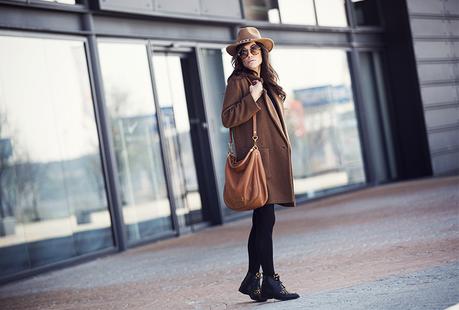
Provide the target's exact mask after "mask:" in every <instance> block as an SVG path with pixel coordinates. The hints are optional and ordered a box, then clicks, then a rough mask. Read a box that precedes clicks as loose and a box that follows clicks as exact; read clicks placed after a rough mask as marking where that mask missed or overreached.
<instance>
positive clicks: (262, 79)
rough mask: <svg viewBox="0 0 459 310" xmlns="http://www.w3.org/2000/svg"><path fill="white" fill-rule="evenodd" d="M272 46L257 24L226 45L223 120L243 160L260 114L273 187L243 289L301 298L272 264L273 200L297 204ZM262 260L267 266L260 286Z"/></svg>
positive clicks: (261, 297) (255, 224)
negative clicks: (228, 61)
mask: <svg viewBox="0 0 459 310" xmlns="http://www.w3.org/2000/svg"><path fill="white" fill-rule="evenodd" d="M273 47H274V42H273V41H272V40H271V39H269V38H262V37H261V35H260V33H259V31H258V29H256V28H254V27H244V28H240V29H239V33H238V38H237V40H236V43H234V44H230V45H228V46H227V47H226V51H227V52H228V53H229V54H230V55H231V56H233V58H232V64H233V67H234V71H233V73H232V74H231V75H230V77H229V78H228V81H227V82H228V83H227V87H226V90H225V96H224V100H223V107H222V123H223V125H224V126H225V127H226V128H230V127H231V128H233V135H234V139H233V141H234V145H235V148H236V157H237V160H240V159H242V158H244V156H245V155H246V154H247V152H248V151H249V149H250V148H251V147H252V145H253V142H252V122H251V120H252V117H253V116H254V114H255V113H256V120H257V132H258V141H257V145H258V149H259V150H260V153H261V158H262V161H263V166H264V168H265V172H266V178H267V185H268V192H269V195H268V201H267V202H266V205H264V206H262V207H260V208H257V209H255V210H253V215H252V229H251V231H250V235H249V240H248V252H249V270H248V272H247V275H246V276H245V278H244V280H243V281H242V283H241V285H240V288H239V291H240V292H241V293H243V294H247V295H249V296H250V298H251V299H253V300H255V301H266V300H267V299H269V298H275V299H278V300H288V299H295V298H298V297H299V295H298V294H296V293H289V292H288V291H287V290H286V288H285V286H284V285H283V284H282V282H281V281H280V278H279V274H277V273H275V271H274V264H273V244H272V232H273V227H274V223H275V214H274V204H279V205H281V206H285V207H295V206H296V202H295V196H294V192H293V176H292V166H291V148H290V141H289V138H288V134H287V130H286V126H285V123H284V116H283V104H284V100H285V92H284V91H283V90H282V87H280V86H279V85H278V84H277V79H278V77H277V73H276V72H275V71H274V69H273V68H272V67H271V64H270V62H269V55H268V53H269V52H270V51H271V50H272V48H273ZM260 265H261V267H262V269H263V281H262V285H261V287H260V279H261V273H260V272H259V269H260Z"/></svg>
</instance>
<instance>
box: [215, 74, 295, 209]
mask: <svg viewBox="0 0 459 310" xmlns="http://www.w3.org/2000/svg"><path fill="white" fill-rule="evenodd" d="M251 80H252V77H251V76H248V75H247V74H242V75H239V76H235V75H233V76H231V77H230V78H229V79H228V85H227V86H226V91H225V96H224V99H223V107H222V115H221V116H222V123H223V126H225V127H226V128H230V127H234V128H233V135H234V147H235V152H236V157H237V160H240V159H242V158H244V157H245V155H246V154H247V152H248V151H249V150H250V148H251V147H252V146H253V140H252V116H253V115H254V114H255V113H256V115H257V117H256V118H257V134H258V141H257V145H258V148H259V150H260V153H261V158H262V160H263V166H264V168H265V172H266V177H267V183H268V192H269V197H268V202H267V204H271V203H275V204H278V205H281V206H285V207H295V206H296V201H295V194H294V188H293V173H292V161H291V145H290V140H289V137H288V133H287V129H286V126H285V122H284V115H283V111H284V103H283V102H282V99H281V98H280V97H279V96H277V95H276V94H272V97H273V99H274V101H275V102H274V103H273V102H272V101H271V98H270V96H269V95H268V93H267V90H266V89H265V88H264V89H263V93H262V95H261V96H260V98H259V99H258V100H257V101H256V102H255V100H253V97H252V95H251V94H250V90H249V87H250V85H251Z"/></svg>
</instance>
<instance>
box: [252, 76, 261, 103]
mask: <svg viewBox="0 0 459 310" xmlns="http://www.w3.org/2000/svg"><path fill="white" fill-rule="evenodd" d="M249 90H250V94H251V95H252V97H253V100H255V101H257V100H258V98H260V96H261V94H262V93H263V83H261V82H260V81H259V80H254V81H252V85H250V86H249Z"/></svg>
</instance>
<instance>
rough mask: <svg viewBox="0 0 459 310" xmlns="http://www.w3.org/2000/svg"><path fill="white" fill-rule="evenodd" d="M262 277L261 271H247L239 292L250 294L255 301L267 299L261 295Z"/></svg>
mask: <svg viewBox="0 0 459 310" xmlns="http://www.w3.org/2000/svg"><path fill="white" fill-rule="evenodd" d="M260 279H261V273H259V272H257V273H255V274H254V273H251V272H250V271H249V272H247V275H246V276H245V278H244V280H242V283H241V286H240V287H239V292H241V293H242V294H246V295H249V296H250V298H251V299H252V300H255V301H266V298H262V297H261V290H260Z"/></svg>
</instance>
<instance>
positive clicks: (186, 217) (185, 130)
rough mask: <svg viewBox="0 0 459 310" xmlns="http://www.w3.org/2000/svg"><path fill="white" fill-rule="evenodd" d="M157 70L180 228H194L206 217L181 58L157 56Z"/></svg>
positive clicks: (160, 102) (156, 75) (154, 64)
mask: <svg viewBox="0 0 459 310" xmlns="http://www.w3.org/2000/svg"><path fill="white" fill-rule="evenodd" d="M153 67H154V73H155V77H156V78H155V83H156V90H157V93H158V101H159V106H160V107H161V112H162V116H163V117H162V120H163V124H162V125H163V128H164V132H165V136H166V145H167V150H168V154H169V158H170V159H171V167H170V170H171V180H172V183H173V188H174V195H175V205H176V213H177V218H178V221H179V225H180V226H190V225H192V224H194V223H197V222H200V221H202V219H203V218H202V212H201V208H202V206H201V197H200V194H199V187H198V179H197V176H196V167H195V163H194V156H193V148H192V143H191V134H190V121H189V117H188V108H187V102H186V97H185V88H184V85H183V77H182V68H181V64H180V57H179V56H174V55H155V56H153Z"/></svg>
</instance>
